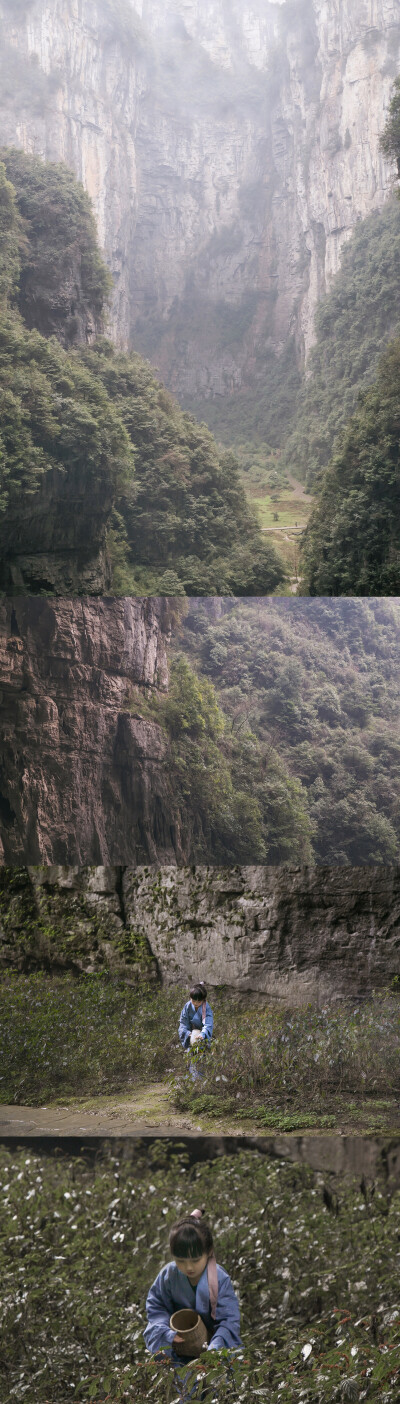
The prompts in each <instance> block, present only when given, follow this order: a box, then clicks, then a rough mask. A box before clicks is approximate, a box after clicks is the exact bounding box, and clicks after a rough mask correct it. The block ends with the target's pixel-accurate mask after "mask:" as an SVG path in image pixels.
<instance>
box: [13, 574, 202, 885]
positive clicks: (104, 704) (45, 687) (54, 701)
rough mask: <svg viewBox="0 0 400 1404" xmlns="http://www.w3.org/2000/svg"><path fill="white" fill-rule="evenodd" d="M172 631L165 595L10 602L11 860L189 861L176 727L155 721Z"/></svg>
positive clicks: (163, 682)
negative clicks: (169, 735)
mask: <svg viewBox="0 0 400 1404" xmlns="http://www.w3.org/2000/svg"><path fill="white" fill-rule="evenodd" d="M168 629H169V619H168V605H167V603H166V601H162V600H157V601H152V600H139V599H125V600H102V601H96V602H95V601H90V600H81V601H75V600H72V601H71V600H62V601H57V603H56V604H53V603H52V602H50V601H49V600H45V599H25V600H24V599H15V600H14V601H13V602H11V601H9V602H8V603H7V604H4V603H3V605H2V606H1V607H0V689H1V694H2V704H1V766H0V840H1V841H2V846H3V857H4V861H5V862H10V863H18V862H20V861H21V859H22V861H24V862H26V861H31V862H33V863H39V862H61V863H80V862H82V861H83V862H88V861H92V862H97V863H101V864H103V863H108V862H110V861H111V862H112V861H114V862H115V861H116V860H118V861H121V860H122V861H128V860H129V861H130V862H131V861H142V862H145V861H146V860H149V859H150V860H151V861H153V862H154V861H155V862H157V861H158V859H161V861H170V862H171V861H172V862H173V861H174V860H175V859H176V857H182V849H181V843H180V837H179V833H178V832H177V829H176V824H175V822H174V821H173V818H172V815H173V812H174V811H173V803H172V796H171V792H170V788H169V784H168V775H167V768H166V765H165V751H166V740H165V734H164V732H163V731H162V729H161V727H160V726H158V725H156V724H155V722H154V721H152V720H151V719H150V720H148V719H146V698H148V697H149V695H150V694H151V692H152V691H153V690H154V689H162V690H165V689H166V688H167V685H168V672H167V659H166V640H167V637H168ZM143 713H144V715H143Z"/></svg>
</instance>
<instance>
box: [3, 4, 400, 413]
mask: <svg viewBox="0 0 400 1404" xmlns="http://www.w3.org/2000/svg"><path fill="white" fill-rule="evenodd" d="M0 16H1V21H2V47H3V60H2V62H3V66H4V75H5V79H4V81H3V84H2V88H3V98H2V113H1V119H2V134H3V135H2V140H3V141H4V142H5V143H8V144H16V145H18V146H23V147H24V148H25V149H26V150H29V151H35V152H38V153H39V154H40V155H42V156H43V157H45V158H47V159H50V160H55V159H57V160H59V159H63V160H65V161H67V162H68V163H69V164H70V165H71V166H72V168H73V169H74V171H75V172H76V173H77V174H78V176H79V177H80V178H81V179H82V180H83V183H84V184H85V186H86V188H87V189H88V191H89V193H90V195H91V197H92V199H93V201H94V206H95V210H96V215H97V220H98V227H99V234H100V240H101V244H102V246H103V247H104V249H105V251H106V255H107V259H108V262H109V265H110V268H111V270H112V272H113V276H114V283H115V295H114V305H113V311H112V318H111V326H112V330H113V332H114V334H115V335H116V336H117V338H118V339H119V340H120V341H121V342H126V341H127V340H128V339H129V337H130V336H133V339H134V342H135V345H136V346H137V348H138V349H139V350H140V349H143V350H144V351H145V353H146V354H147V353H148V354H150V355H151V357H152V359H154V360H155V361H156V362H157V364H158V365H159V367H160V369H161V371H162V373H163V375H164V376H165V378H166V379H167V380H168V382H169V384H170V385H171V386H172V387H173V388H174V389H176V390H177V391H178V392H179V394H180V395H182V396H184V397H185V396H186V397H189V398H190V397H197V398H199V397H200V398H201V397H208V396H219V395H226V394H229V392H231V391H232V390H233V389H235V388H237V387H238V386H240V385H241V383H242V381H244V382H245V381H246V379H252V380H253V381H254V378H257V373H259V374H261V372H262V368H263V366H264V365H265V356H266V355H268V353H269V352H271V351H272V352H274V353H279V352H280V351H282V349H283V348H284V346H285V345H286V344H287V341H288V338H290V337H294V339H295V342H296V346H297V353H298V356H299V357H302V356H303V355H304V353H305V352H306V351H307V350H308V348H309V347H310V345H311V343H312V339H313V316H314V311H315V306H316V302H317V299H318V297H319V296H320V295H321V293H323V292H324V291H325V289H326V287H327V284H328V283H329V281H330V279H331V278H332V275H333V274H334V273H335V272H336V270H337V268H338V266H339V262H340V254H341V249H342V247H343V244H344V242H345V241H346V240H347V239H348V237H349V235H350V233H351V231H352V229H353V228H354V226H355V224H356V222H357V221H358V220H359V219H360V218H362V217H364V216H365V215H367V214H369V213H370V212H371V211H372V210H374V209H379V208H380V207H381V206H382V204H383V202H384V200H385V198H386V196H387V194H388V192H389V190H390V189H391V187H392V185H393V172H391V170H390V169H389V168H388V166H387V165H386V164H385V162H384V160H383V157H382V156H381V154H380V151H379V135H380V132H381V131H382V129H383V126H384V122H385V111H386V109H387V106H388V102H389V98H390V93H391V88H392V83H393V79H394V77H395V76H396V74H397V73H398V71H399V66H400V16H399V7H398V0H340V3H339V0H296V4H293V3H292V0H229V3H228V0H53V3H52V5H51V6H49V4H48V3H47V0H19V3H18V6H16V5H15V3H14V0H13V3H11V0H0Z"/></svg>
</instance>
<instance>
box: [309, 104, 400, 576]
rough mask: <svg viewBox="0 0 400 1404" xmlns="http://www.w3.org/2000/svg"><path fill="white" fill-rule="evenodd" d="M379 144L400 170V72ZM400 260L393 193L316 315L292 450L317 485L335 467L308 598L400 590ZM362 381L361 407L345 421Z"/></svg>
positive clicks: (316, 537) (313, 546) (313, 532)
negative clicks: (311, 356)
mask: <svg viewBox="0 0 400 1404" xmlns="http://www.w3.org/2000/svg"><path fill="white" fill-rule="evenodd" d="M381 147H382V150H383V151H384V153H385V155H386V156H388V157H389V158H394V159H395V160H396V161H397V165H398V169H399V174H400V78H398V79H396V82H395V85H394V92H393V97H392V101H391V104H390V108H389V115H388V119H387V123H386V127H385V131H384V133H383V136H382V138H381ZM346 255H347V257H346ZM399 258H400V205H399V201H398V199H392V200H391V201H389V202H388V204H387V206H386V207H385V209H384V210H383V211H382V214H381V215H379V216H378V217H374V218H373V219H372V220H366V221H364V222H363V224H362V225H360V227H359V230H358V231H357V230H356V233H355V234H354V235H353V238H352V240H351V244H350V245H349V248H348V249H347V250H346V251H345V256H344V259H343V269H342V273H341V275H340V276H339V278H337V279H336V280H335V284H334V288H333V291H332V293H331V295H330V298H329V299H328V300H327V302H326V303H325V306H323V307H322V308H321V309H320V310H319V313H318V315H317V327H318V330H319V333H320V338H319V344H318V345H317V349H316V352H315V353H314V361H313V363H312V364H313V373H312V377H311V380H310V382H309V384H308V386H307V387H306V389H305V391H304V393H303V410H302V412H301V414H300V422H298V423H297V425H296V434H295V435H294V436H292V438H291V439H290V440H289V443H288V444H287V446H286V453H285V456H286V458H287V459H290V462H292V463H293V462H297V464H298V467H300V463H301V462H302V463H303V467H304V466H305V461H306V459H307V460H308V478H309V480H310V481H312V480H313V479H314V477H315V475H316V473H318V469H319V468H321V467H324V466H325V467H326V465H327V464H328V466H327V467H326V471H325V473H324V474H323V476H322V479H321V482H320V484H319V486H318V484H317V503H316V506H315V509H314V512H313V514H312V516H311V519H310V522H309V525H308V529H307V531H306V535H305V541H304V550H303V567H302V573H303V580H302V590H303V592H304V593H305V594H311V595H317V594H324V595H346V594H351V595H398V594H399V593H400V532H399V503H400V498H399V466H400V457H399V439H400V395H399V368H400V336H399V332H400V283H399V272H398V270H399ZM391 337H394V338H395V339H394V340H393V341H392V343H391V344H390V345H389V346H388V348H387V350H386V351H385V353H384V354H383V355H381V352H382V348H383V347H384V346H385V344H386V343H387V342H388V341H389V342H390V338H391ZM379 356H380V359H379V360H378V357H379ZM376 371H377V372H378V373H377V377H376V380H375V383H374V385H373V386H372V388H371V389H370V390H369V391H368V390H367V391H366V390H363V384H364V385H365V383H368V381H370V380H371V378H372V372H375V373H376ZM341 382H342V383H341ZM348 387H350V389H349V388H348ZM356 387H357V389H358V391H359V397H358V398H359V403H358V406H357V408H356V411H355V413H354V415H353V418H352V419H350V422H348V423H346V421H347V420H348V416H349V413H350V412H351V397H352V393H353V390H354V389H355V388H356ZM362 390H363V393H360V392H361V391H362ZM339 398H341V400H342V408H341V409H340V408H339ZM335 435H336V437H335ZM332 449H333V454H332V457H331V459H330V462H329V457H330V454H331V453H332ZM296 455H297V458H296Z"/></svg>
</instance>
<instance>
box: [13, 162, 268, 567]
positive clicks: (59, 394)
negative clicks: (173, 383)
mask: <svg viewBox="0 0 400 1404" xmlns="http://www.w3.org/2000/svg"><path fill="white" fill-rule="evenodd" d="M2 154H3V160H4V164H3V165H2V167H1V168H0V217H1V224H2V236H3V237H2V263H1V269H0V273H1V307H0V344H1V366H0V473H1V477H0V552H1V563H0V586H2V587H3V588H5V589H10V588H11V589H14V590H15V589H17V590H18V589H20V590H28V591H29V590H33V591H34V592H36V593H37V592H40V591H43V590H44V591H49V590H50V591H51V590H53V591H55V592H56V593H60V594H68V593H81V592H82V591H84V590H85V589H86V590H88V591H89V593H98V594H101V593H105V592H106V590H107V589H111V590H112V591H113V593H129V592H132V593H140V594H147V593H153V594H157V593H161V594H171V595H173V594H184V593H185V592H186V591H193V592H195V593H197V594H213V593H220V594H224V593H228V594H229V593H236V594H242V593H244V594H246V593H249V594H252V593H256V592H257V593H264V592H267V591H272V590H274V589H275V587H276V586H277V585H278V584H279V583H280V582H281V581H282V580H283V575H284V572H283V568H282V566H281V564H280V562H279V561H278V558H277V556H276V554H275V552H274V550H273V548H271V547H269V546H268V545H266V544H265V542H264V541H263V537H262V535H261V533H260V532H259V529H258V526H257V522H256V519H255V517H254V516H253V514H252V512H251V509H250V508H249V506H248V504H247V501H246V496H245V493H244V490H243V487H242V485H241V482H240V476H239V470H238V466H237V463H236V460H235V459H234V457H233V455H232V454H229V455H226V454H223V453H221V452H220V450H219V449H218V448H217V445H216V444H215V442H214V441H213V439H212V436H211V435H210V433H209V431H208V430H207V429H206V428H205V427H201V426H199V425H198V424H196V422H195V420H193V419H192V418H191V417H190V416H188V415H186V414H183V413H182V412H181V410H180V409H179V406H178V405H177V404H176V402H175V401H174V400H173V399H172V397H171V396H170V395H169V394H167V393H166V391H165V390H164V389H163V387H162V386H161V385H160V384H159V383H158V382H157V380H156V379H155V377H154V375H153V373H152V371H151V369H150V367H149V366H148V365H146V363H145V362H143V361H142V360H141V359H140V357H138V356H136V355H125V354H123V353H122V352H118V351H116V350H115V348H114V347H113V345H112V344H111V343H110V342H107V341H105V340H104V339H102V338H101V336H100V338H99V333H100V332H101V329H102V322H103V319H104V318H105V315H106V304H107V295H108V292H109V287H110V281H109V276H108V273H107V270H106V269H105V266H104V265H103V263H102V260H101V257H100V254H99V250H98V247H97V239H96V231H95V226H94V221H93V217H92V214H91V208H90V203H89V201H88V198H87V196H86V195H85V193H84V191H83V189H82V188H81V187H80V186H79V185H78V184H77V183H76V181H75V179H74V177H73V176H72V174H71V173H70V172H69V171H68V170H66V168H65V167H63V166H56V165H52V166H45V165H43V163H41V162H40V161H38V160H37V159H35V158H29V157H26V156H25V155H23V154H22V153H20V152H4V151H3V153H2ZM96 338H97V339H96Z"/></svg>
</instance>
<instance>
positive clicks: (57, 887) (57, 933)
mask: <svg viewBox="0 0 400 1404" xmlns="http://www.w3.org/2000/svg"><path fill="white" fill-rule="evenodd" d="M399 956H400V870H399V869H398V868H358V869H357V868H348V869H340V870H339V869H337V868H336V869H335V868H319V869H310V868H305V867H304V868H290V867H287V868H275V869H271V868H260V867H249V868H240V867H236V868H232V869H227V868H224V869H218V868H206V867H193V868H188V867H186V868H179V869H178V868H177V867H172V866H166V867H163V868H159V867H156V866H155V865H152V866H147V867H143V866H141V867H138V868H135V869H133V868H132V867H125V868H124V867H118V868H113V867H108V868H104V867H100V868H90V869H87V868H86V869H85V868H83V869H79V868H77V867H73V868H66V867H51V868H50V867H48V868H46V867H39V868H38V867H32V868H29V869H20V870H19V871H17V872H15V870H10V869H3V872H2V873H1V872H0V966H1V965H2V966H3V968H7V967H10V966H13V967H14V968H19V969H20V970H29V969H32V968H35V967H40V966H44V967H45V968H48V969H53V970H58V969H63V968H67V969H68V968H69V969H75V970H79V971H86V972H87V973H93V972H96V971H101V970H109V971H110V972H111V973H112V974H113V975H118V976H121V977H122V978H124V979H126V980H129V981H130V982H133V983H136V982H137V981H138V980H143V979H151V980H154V979H155V978H158V979H160V980H161V981H162V982H163V983H164V984H171V983H172V984H173V983H177V984H179V985H186V987H188V986H189V985H190V984H191V983H192V982H193V980H196V979H199V978H203V979H205V980H206V981H207V983H208V985H209V986H210V988H211V989H212V987H213V986H217V985H218V986H220V985H224V986H225V987H226V988H227V989H229V990H230V991H231V992H232V993H233V994H234V995H235V996H236V997H238V996H241V995H245V996H246V998H247V999H254V1000H264V1001H265V1000H269V999H273V1000H278V1001H281V1002H286V1003H287V1004H289V1005H299V1004H303V1003H306V1002H307V1001H309V1000H310V1001H316V1002H318V1003H320V1004H321V1003H324V1002H325V1001H330V1000H332V999H336V998H340V997H342V996H352V997H362V996H367V995H368V994H371V992H372V991H373V990H374V989H379V988H380V987H385V986H386V987H387V986H388V985H390V984H391V982H392V980H393V978H394V977H395V976H398V974H399Z"/></svg>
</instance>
